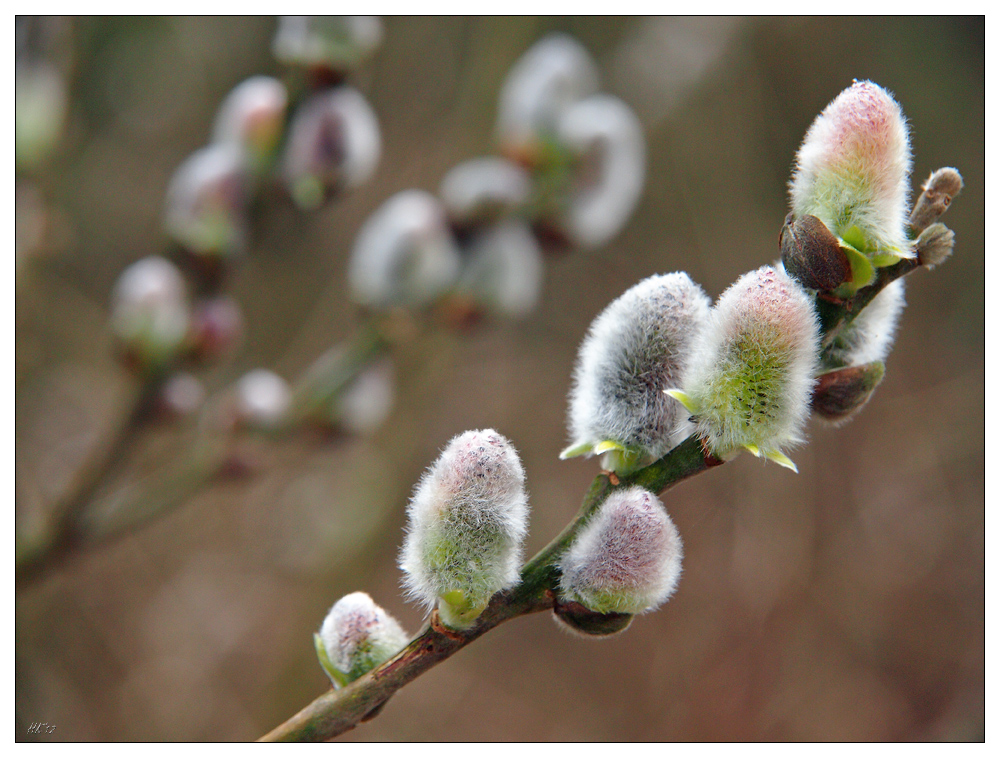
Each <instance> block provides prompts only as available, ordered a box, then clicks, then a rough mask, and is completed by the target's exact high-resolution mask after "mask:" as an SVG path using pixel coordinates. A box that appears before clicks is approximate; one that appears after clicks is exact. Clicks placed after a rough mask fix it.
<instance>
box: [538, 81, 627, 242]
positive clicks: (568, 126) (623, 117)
mask: <svg viewBox="0 0 1000 758" xmlns="http://www.w3.org/2000/svg"><path fill="white" fill-rule="evenodd" d="M556 135H557V139H558V140H559V142H560V144H561V145H563V146H564V147H565V148H567V149H568V150H569V152H570V154H571V155H573V156H574V158H575V159H576V160H577V162H578V163H577V165H576V166H575V168H574V178H573V182H572V185H571V188H570V196H569V198H568V204H567V208H566V210H565V212H564V213H563V215H562V217H561V219H560V220H559V226H561V227H562V228H563V229H564V231H565V232H566V234H567V235H568V236H569V238H570V240H571V241H573V242H574V243H576V244H578V245H582V246H584V247H594V246H597V245H602V244H604V243H605V242H607V241H608V240H609V239H611V238H612V237H613V236H614V235H616V234H617V233H618V232H619V231H620V230H621V228H622V226H624V225H625V222H626V221H628V219H629V216H631V215H632V211H633V210H635V206H636V204H637V203H638V202H639V197H640V195H641V194H642V188H643V186H644V184H645V182H646V139H645V137H644V136H643V133H642V125H641V124H640V123H639V119H638V118H637V117H636V115H635V113H633V112H632V109H631V108H629V107H628V106H627V105H626V104H625V103H623V102H622V101H621V100H619V99H618V98H617V97H612V96H611V95H594V96H593V97H588V98H587V99H585V100H580V101H579V102H577V103H574V104H573V105H571V106H570V107H568V108H567V109H566V111H565V112H564V113H563V114H562V116H561V117H560V118H559V121H558V124H557V126H556Z"/></svg>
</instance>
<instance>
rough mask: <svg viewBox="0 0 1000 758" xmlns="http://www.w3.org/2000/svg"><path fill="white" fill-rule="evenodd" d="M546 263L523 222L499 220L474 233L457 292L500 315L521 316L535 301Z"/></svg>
mask: <svg viewBox="0 0 1000 758" xmlns="http://www.w3.org/2000/svg"><path fill="white" fill-rule="evenodd" d="M544 274H545V264H544V261H543V260H542V251H541V249H540V248H539V247H538V241H537V240H536V239H535V235H533V234H532V233H531V230H530V229H529V228H528V226H527V225H526V224H525V223H524V222H523V221H514V220H508V221H502V222H500V223H498V224H495V225H493V226H492V227H490V228H488V229H486V230H484V231H482V232H480V233H479V234H477V235H476V236H475V237H474V238H473V239H472V240H471V241H470V243H469V245H468V248H467V250H466V261H465V265H464V266H463V268H462V275H461V279H460V281H459V284H458V286H457V287H456V289H457V291H458V292H461V293H464V294H467V295H469V296H470V297H471V298H472V299H474V300H475V301H477V302H480V303H482V304H483V305H484V306H485V307H486V308H487V309H488V310H490V311H493V312H495V313H499V314H500V315H502V316H510V317H512V318H523V317H525V316H527V315H528V314H530V313H531V312H532V311H533V310H534V309H535V306H536V305H537V304H538V299H539V297H540V296H541V294H542V279H543V277H544Z"/></svg>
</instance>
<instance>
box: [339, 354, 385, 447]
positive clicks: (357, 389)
mask: <svg viewBox="0 0 1000 758" xmlns="http://www.w3.org/2000/svg"><path fill="white" fill-rule="evenodd" d="M395 386H396V381H395V370H394V369H393V365H392V361H391V360H390V359H389V358H383V359H381V360H379V361H376V362H375V363H373V364H372V365H370V366H368V367H367V368H365V369H364V371H362V372H361V373H360V374H358V375H357V376H356V377H355V378H354V381H352V382H351V383H350V384H349V385H347V387H345V388H344V390H343V391H342V392H341V393H340V394H339V396H338V397H336V398H335V399H334V408H333V412H334V418H335V419H336V421H337V423H338V424H339V425H340V426H341V427H343V428H344V429H346V430H347V431H349V432H352V433H354V434H372V433H374V432H375V431H376V430H377V429H378V428H379V427H380V426H381V425H382V424H383V423H384V422H385V420H386V419H387V418H388V417H389V413H390V411H392V404H393V401H394V400H395V396H396V390H395Z"/></svg>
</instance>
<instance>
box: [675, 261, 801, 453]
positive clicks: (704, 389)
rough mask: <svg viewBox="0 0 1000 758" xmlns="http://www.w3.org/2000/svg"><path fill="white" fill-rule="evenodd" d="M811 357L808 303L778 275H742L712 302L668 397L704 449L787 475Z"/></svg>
mask: <svg viewBox="0 0 1000 758" xmlns="http://www.w3.org/2000/svg"><path fill="white" fill-rule="evenodd" d="M818 354H819V326H818V323H817V318H816V314H815V312H814V310H813V303H812V298H811V297H810V296H809V295H808V294H807V293H806V291H805V290H804V289H803V288H802V287H801V286H800V285H799V284H798V283H797V282H796V281H795V280H793V279H792V278H790V277H789V276H788V275H787V274H786V273H784V271H782V270H780V269H779V270H776V269H774V268H772V267H771V266H764V267H762V268H759V269H757V270H756V271H751V272H750V273H748V274H744V275H743V276H742V277H740V278H739V280H737V282H736V283H735V284H733V285H732V286H731V287H730V288H729V289H727V290H726V291H725V292H724V293H722V295H721V296H720V297H719V300H718V302H716V304H715V307H714V308H713V309H712V313H711V316H710V318H709V320H708V323H707V325H706V328H705V329H704V330H702V332H701V333H700V336H699V339H698V344H697V346H696V349H695V352H694V356H693V358H692V360H691V363H690V365H689V366H688V369H687V371H686V372H685V373H684V378H683V382H682V387H683V392H682V393H672V394H673V396H674V397H677V398H678V399H680V400H681V401H682V402H683V403H684V404H685V405H686V406H687V408H688V410H690V411H691V412H692V413H693V414H694V417H695V424H696V429H697V432H698V434H699V435H700V436H701V437H702V439H703V440H704V441H705V444H706V445H707V447H708V450H709V451H710V452H712V453H713V454H714V455H716V456H718V457H719V458H728V457H729V456H731V455H732V454H734V453H735V452H736V450H737V449H738V448H741V447H742V448H747V449H748V450H750V451H751V452H754V453H755V454H757V455H764V456H766V457H769V458H772V459H773V460H775V461H778V462H780V463H782V465H786V466H788V467H790V468H794V464H793V463H792V462H791V461H789V460H788V459H787V458H786V457H785V456H784V454H783V453H782V452H781V450H782V448H784V447H786V446H789V445H794V444H796V443H799V442H801V441H802V430H803V427H804V425H805V422H806V419H807V418H808V415H809V399H810V396H811V392H812V387H813V383H814V376H815V375H816V370H817V362H818Z"/></svg>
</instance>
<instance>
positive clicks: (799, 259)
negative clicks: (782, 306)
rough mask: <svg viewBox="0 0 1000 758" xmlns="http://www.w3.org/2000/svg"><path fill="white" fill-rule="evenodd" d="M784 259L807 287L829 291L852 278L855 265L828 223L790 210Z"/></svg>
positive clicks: (784, 235)
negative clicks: (794, 214) (827, 225)
mask: <svg viewBox="0 0 1000 758" xmlns="http://www.w3.org/2000/svg"><path fill="white" fill-rule="evenodd" d="M780 244H781V262H782V264H783V265H784V267H785V271H786V272H787V273H788V275H789V276H791V277H792V278H793V279H795V280H796V281H797V282H798V283H799V284H801V285H802V286H803V287H806V288H808V289H811V290H820V291H823V292H829V291H830V290H834V289H836V288H837V287H839V286H840V285H841V284H843V283H844V282H846V281H850V279H851V264H850V262H849V261H848V260H847V254H846V253H845V252H844V251H843V249H842V248H841V247H840V240H838V239H837V238H836V237H835V236H833V233H832V232H831V231H830V230H829V229H827V228H826V224H824V223H823V222H822V221H820V220H819V219H818V218H816V217H815V216H803V217H802V218H800V219H798V220H795V219H793V217H792V214H791V213H789V214H788V216H787V218H785V224H784V226H782V227H781V237H780Z"/></svg>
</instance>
